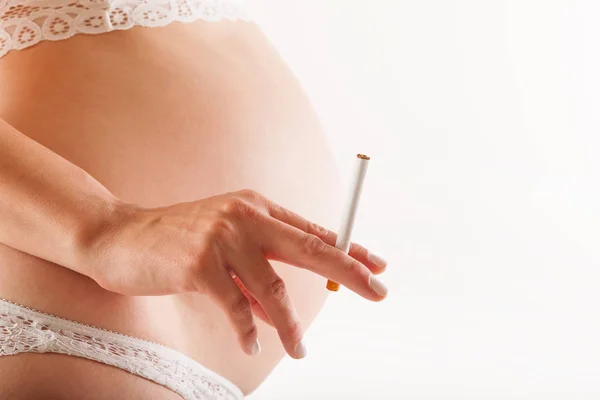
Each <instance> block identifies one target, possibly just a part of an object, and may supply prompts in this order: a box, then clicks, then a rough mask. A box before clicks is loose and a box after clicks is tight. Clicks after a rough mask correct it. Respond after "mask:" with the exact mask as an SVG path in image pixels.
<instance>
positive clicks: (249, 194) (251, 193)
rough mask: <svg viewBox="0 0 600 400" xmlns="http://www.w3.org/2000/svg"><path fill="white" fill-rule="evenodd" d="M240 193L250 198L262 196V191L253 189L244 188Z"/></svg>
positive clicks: (256, 198)
mask: <svg viewBox="0 0 600 400" xmlns="http://www.w3.org/2000/svg"><path fill="white" fill-rule="evenodd" d="M239 193H240V194H241V195H242V196H244V197H245V198H247V199H250V200H259V199H260V198H261V197H262V196H261V195H260V193H258V192H257V191H256V190H253V189H242V190H240V192H239Z"/></svg>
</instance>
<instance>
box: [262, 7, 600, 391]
mask: <svg viewBox="0 0 600 400" xmlns="http://www.w3.org/2000/svg"><path fill="white" fill-rule="evenodd" d="M250 1H252V0H250ZM254 1H255V3H256V5H257V7H258V8H257V15H258V18H259V22H260V23H261V24H262V25H263V29H264V30H265V32H266V33H267V34H268V35H269V36H270V38H271V40H272V42H273V43H274V44H275V45H276V47H277V48H278V49H279V50H280V52H281V54H282V56H283V57H284V59H285V60H286V61H287V62H288V64H289V65H290V67H291V68H292V69H293V71H294V72H295V74H296V75H297V76H298V78H299V79H300V81H301V82H302V84H303V86H304V87H305V89H306V91H307V92H308V94H309V95H310V97H311V99H312V101H313V103H314V105H315V107H316V109H317V111H318V113H319V115H320V117H321V120H322V122H323V125H324V127H325V129H326V131H327V135H328V138H329V140H330V143H331V146H332V148H333V150H334V152H335V156H336V159H337V160H338V162H339V165H340V167H341V170H342V173H343V174H344V176H345V178H346V179H347V181H346V182H348V180H349V177H350V174H351V172H352V168H351V167H352V166H353V164H352V163H353V161H354V155H355V154H356V153H358V152H362V153H366V154H368V155H370V156H371V157H372V160H371V163H370V166H369V171H368V173H367V179H366V182H365V187H364V192H363V196H362V198H361V207H360V208H359V213H358V217H357V221H356V225H355V228H354V233H353V240H355V241H357V242H360V243H362V244H364V245H366V246H367V247H369V248H371V249H373V250H375V251H377V252H379V253H381V255H383V256H384V257H386V258H387V259H388V260H389V262H390V264H389V269H388V272H386V274H385V275H383V279H384V281H385V282H386V283H387V284H388V286H389V288H390V294H389V297H388V299H387V300H386V301H384V302H382V303H369V302H367V301H365V300H363V299H361V298H360V297H358V296H357V295H354V294H353V293H351V292H349V291H347V290H344V291H342V292H340V293H338V294H336V295H334V296H331V297H330V299H329V301H328V303H327V305H326V307H325V308H324V310H323V311H322V312H321V314H320V315H319V317H318V318H317V321H316V322H315V323H314V324H313V325H312V326H311V328H310V329H309V331H308V333H307V335H306V343H307V346H308V353H309V354H308V357H307V358H306V359H305V360H302V361H296V360H292V359H289V358H287V359H285V360H284V361H282V363H281V364H280V365H279V367H278V368H277V369H276V370H275V372H273V374H272V375H271V377H270V378H269V380H267V381H266V383H265V384H264V385H263V386H262V387H261V388H259V389H258V390H257V391H256V392H255V393H254V394H253V395H251V396H250V399H251V400H274V399H290V400H295V399H298V400H300V399H303V400H304V399H508V398H510V399H569V400H571V399H577V400H579V399H598V398H600V345H599V341H600V324H599V313H598V308H599V307H600V292H599V287H600V271H599V269H598V268H599V266H600V250H599V248H600V181H599V178H600V172H599V171H600V161H599V160H598V157H597V154H598V152H599V151H600V139H599V136H598V135H599V134H600V2H597V1H588V2H584V1H548V0H545V1H441V0H440V1H423V0H419V1H417V0H414V1H395V0H368V1H367V0H361V1H358V0H302V1H297V0H261V1H259V0H254ZM332 228H334V229H337V227H332Z"/></svg>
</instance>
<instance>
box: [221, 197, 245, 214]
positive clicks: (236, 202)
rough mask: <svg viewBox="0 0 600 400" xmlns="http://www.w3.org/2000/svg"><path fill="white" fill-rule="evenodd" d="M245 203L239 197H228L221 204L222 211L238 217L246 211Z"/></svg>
mask: <svg viewBox="0 0 600 400" xmlns="http://www.w3.org/2000/svg"><path fill="white" fill-rule="evenodd" d="M244 208H245V203H244V201H243V200H242V199H239V198H237V197H228V198H227V199H225V201H223V204H221V207H220V209H221V211H223V212H224V213H226V214H230V215H238V214H240V212H242V211H244Z"/></svg>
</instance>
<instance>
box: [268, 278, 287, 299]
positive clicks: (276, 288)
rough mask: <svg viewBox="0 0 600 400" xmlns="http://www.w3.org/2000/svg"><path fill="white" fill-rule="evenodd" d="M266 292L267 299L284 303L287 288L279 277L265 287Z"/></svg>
mask: <svg viewBox="0 0 600 400" xmlns="http://www.w3.org/2000/svg"><path fill="white" fill-rule="evenodd" d="M266 291H267V293H266V294H267V296H268V297H270V298H272V299H275V300H276V301H277V302H279V303H282V302H284V301H285V299H286V298H287V288H286V287H285V283H284V282H283V280H282V279H281V278H279V277H277V278H276V279H275V280H273V281H272V282H271V283H269V284H268V285H267V288H266Z"/></svg>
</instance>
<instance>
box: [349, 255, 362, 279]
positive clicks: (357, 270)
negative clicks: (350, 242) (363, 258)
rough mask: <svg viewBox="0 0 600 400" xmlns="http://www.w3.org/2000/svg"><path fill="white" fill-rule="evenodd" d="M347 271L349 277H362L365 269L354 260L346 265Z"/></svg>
mask: <svg viewBox="0 0 600 400" xmlns="http://www.w3.org/2000/svg"><path fill="white" fill-rule="evenodd" d="M345 271H346V273H347V274H348V275H362V274H363V271H364V267H363V265H362V264H361V263H359V262H358V261H356V260H354V259H352V260H350V261H348V262H347V263H346V268H345Z"/></svg>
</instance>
